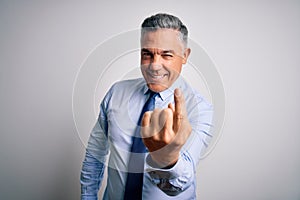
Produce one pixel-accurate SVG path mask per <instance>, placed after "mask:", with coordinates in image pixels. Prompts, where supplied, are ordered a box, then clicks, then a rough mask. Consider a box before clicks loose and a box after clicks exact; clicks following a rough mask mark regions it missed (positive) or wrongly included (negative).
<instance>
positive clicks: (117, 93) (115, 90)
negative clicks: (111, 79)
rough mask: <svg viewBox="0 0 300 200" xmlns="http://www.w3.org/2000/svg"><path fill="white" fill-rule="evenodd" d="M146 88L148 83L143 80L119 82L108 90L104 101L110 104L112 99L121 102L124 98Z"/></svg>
mask: <svg viewBox="0 0 300 200" xmlns="http://www.w3.org/2000/svg"><path fill="white" fill-rule="evenodd" d="M145 86H146V82H145V80H144V79H143V78H137V79H128V80H122V81H117V82H115V83H114V84H113V85H112V86H111V88H110V89H109V90H108V92H107V94H106V95H105V97H104V101H105V102H109V101H110V100H111V99H112V98H116V99H119V100H121V99H122V98H123V97H124V96H128V95H130V94H132V93H134V92H136V91H142V90H143V88H144V87H145Z"/></svg>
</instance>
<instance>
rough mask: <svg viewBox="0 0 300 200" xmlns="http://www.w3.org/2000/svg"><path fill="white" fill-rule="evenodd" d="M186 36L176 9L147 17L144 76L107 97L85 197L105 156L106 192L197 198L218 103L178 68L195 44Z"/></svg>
mask: <svg viewBox="0 0 300 200" xmlns="http://www.w3.org/2000/svg"><path fill="white" fill-rule="evenodd" d="M187 38H188V30H187V28H186V26H185V25H184V24H183V23H182V22H181V21H180V20H179V19H178V18H177V17H175V16H172V15H169V14H161V13H159V14H156V15H153V16H151V17H148V18H146V19H145V20H144V22H143V23H142V30H141V72H142V74H143V78H139V79H134V80H125V81H120V82H117V83H115V84H114V85H113V86H112V87H111V88H110V90H109V91H108V92H107V94H106V96H105V97H104V99H103V100H102V102H101V106H100V113H99V117H98V120H97V122H96V125H95V127H94V128H93V130H92V132H91V135H90V139H89V142H88V147H87V149H86V156H85V159H84V161H83V167H82V171H81V197H82V199H97V193H98V190H99V187H100V185H101V183H102V181H103V173H104V170H105V167H106V165H105V163H106V160H107V157H109V160H108V178H107V187H106V190H105V193H104V195H103V199H105V200H106V199H113V200H117V199H120V200H121V199H180V200H182V199H196V175H195V173H196V166H197V164H198V162H199V159H200V155H201V152H202V151H203V150H204V149H205V148H206V146H207V143H208V141H209V140H210V139H211V134H210V128H211V125H212V114H213V108H212V105H210V104H209V103H208V102H206V101H205V100H204V98H203V97H202V96H201V95H200V94H199V93H198V92H197V91H195V90H194V89H193V88H192V87H190V86H189V85H188V84H187V83H186V81H185V80H184V79H183V77H181V76H180V73H181V69H182V65H183V64H185V63H186V62H187V60H188V57H189V54H190V52H191V50H190V49H189V48H188V47H187ZM150 100H151V103H152V104H153V106H152V108H151V109H148V110H147V111H146V112H145V111H144V108H145V106H146V105H147V107H149V105H148V104H149V101H150ZM150 107H151V106H150ZM153 108H155V109H154V110H152V109H153Z"/></svg>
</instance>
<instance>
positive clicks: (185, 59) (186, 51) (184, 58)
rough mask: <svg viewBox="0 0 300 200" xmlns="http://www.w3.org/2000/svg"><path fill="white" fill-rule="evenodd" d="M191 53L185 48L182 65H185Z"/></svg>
mask: <svg viewBox="0 0 300 200" xmlns="http://www.w3.org/2000/svg"><path fill="white" fill-rule="evenodd" d="M190 53H191V49H190V48H186V49H185V50H184V52H183V59H182V64H186V63H187V60H188V57H189V55H190Z"/></svg>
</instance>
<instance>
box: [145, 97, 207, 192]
mask: <svg viewBox="0 0 300 200" xmlns="http://www.w3.org/2000/svg"><path fill="white" fill-rule="evenodd" d="M174 98H175V109H172V107H170V108H171V110H173V115H171V116H173V119H174V116H175V117H176V116H182V117H178V118H179V120H181V121H180V122H179V123H178V121H177V122H176V120H173V124H171V125H169V126H170V127H173V130H174V124H175V131H176V124H177V129H178V130H177V131H176V132H175V133H174V136H173V137H172V139H171V140H170V143H168V144H166V145H165V146H164V147H162V148H160V149H158V150H155V151H151V149H149V151H150V153H149V155H148V156H147V160H146V162H147V165H146V167H147V170H148V172H149V174H150V177H151V181H152V182H153V183H154V184H155V185H157V186H158V187H159V188H160V189H161V190H162V191H164V192H165V193H166V194H168V195H172V196H174V195H178V194H179V193H181V192H183V191H184V190H185V189H187V188H188V187H189V186H190V185H191V184H192V183H193V181H194V178H195V177H194V174H195V171H196V165H197V163H198V162H199V159H200V153H201V151H202V150H203V149H205V147H206V145H207V142H206V139H208V138H210V137H211V136H210V134H209V130H210V127H211V121H212V106H211V105H209V104H207V103H206V102H205V101H204V100H203V99H202V98H200V97H197V96H196V97H195V98H193V101H194V103H192V104H189V105H192V107H191V106H189V107H188V108H189V110H187V111H186V110H185V103H184V98H183V96H181V97H180V96H179V98H178V97H176V96H174ZM176 98H177V99H176ZM189 103H191V102H189ZM176 104H177V105H176ZM164 112H165V111H164ZM168 112H170V111H168ZM171 114H172V113H171ZM160 115H161V114H159V116H160ZM152 117H155V114H154V116H153V115H152V113H151V118H152ZM185 119H189V120H187V121H185ZM153 120H154V119H153V118H152V121H153ZM160 120H161V118H160ZM164 121H166V122H165V124H167V123H168V119H166V120H164ZM144 125H146V126H148V127H151V124H147V123H146V124H144ZM189 126H190V127H191V132H188V131H189V130H190V129H189V128H188V127H189ZM166 127H168V125H164V127H162V128H161V130H165V129H166ZM146 128H147V127H146ZM167 132H170V131H167ZM152 134H154V135H163V134H165V133H163V132H162V131H160V132H159V133H158V134H155V133H152ZM185 138H186V139H185ZM145 140H146V142H149V141H147V140H150V141H151V142H152V144H153V143H154V142H153V139H151V136H150V137H149V135H148V138H147V139H144V141H145ZM177 140H180V141H177ZM160 143H161V142H160ZM173 143H175V144H176V145H175V146H174V144H173ZM178 144H181V145H178ZM145 145H146V146H147V144H145ZM148 146H149V144H148ZM148 148H149V147H148ZM178 149H179V151H178ZM177 151H178V156H177V157H176V156H174V158H175V163H173V162H172V160H173V159H174V158H172V155H174V154H175V155H176V154H177ZM169 152H171V153H170V154H169ZM166 158H167V159H166ZM161 161H163V162H161ZM168 162H169V164H166V163H168ZM162 163H164V165H162Z"/></svg>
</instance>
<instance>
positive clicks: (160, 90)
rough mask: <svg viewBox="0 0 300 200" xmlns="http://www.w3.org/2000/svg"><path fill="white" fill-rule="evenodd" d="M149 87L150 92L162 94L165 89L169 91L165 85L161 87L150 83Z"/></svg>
mask: <svg viewBox="0 0 300 200" xmlns="http://www.w3.org/2000/svg"><path fill="white" fill-rule="evenodd" d="M148 87H149V89H150V90H152V91H153V92H162V91H164V90H165V89H167V88H168V87H167V86H163V85H159V84H153V83H149V84H148Z"/></svg>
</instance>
